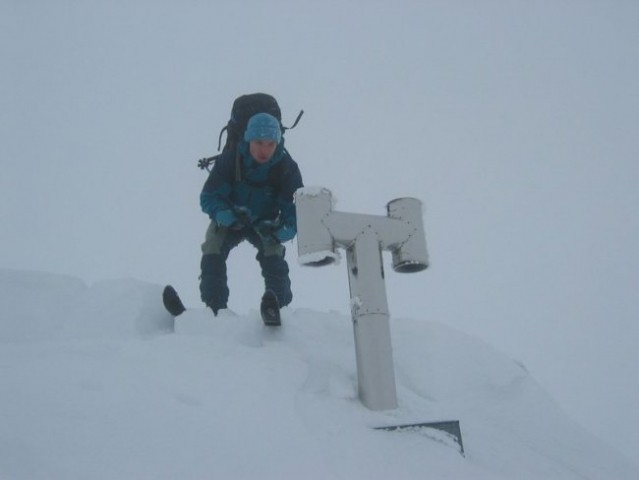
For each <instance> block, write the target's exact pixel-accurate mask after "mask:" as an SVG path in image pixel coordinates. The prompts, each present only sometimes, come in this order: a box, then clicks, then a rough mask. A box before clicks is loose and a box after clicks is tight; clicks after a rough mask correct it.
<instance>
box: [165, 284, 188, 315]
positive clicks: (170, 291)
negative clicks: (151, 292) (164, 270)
mask: <svg viewBox="0 0 639 480" xmlns="http://www.w3.org/2000/svg"><path fill="white" fill-rule="evenodd" d="M162 302H163V303H164V308H166V309H167V310H168V311H169V313H170V314H171V315H173V316H174V317H177V316H178V315H181V314H182V313H184V311H185V310H186V308H184V304H183V303H182V300H180V296H179V295H178V294H177V292H176V291H175V288H173V287H172V286H171V285H167V286H166V287H164V291H163V292H162Z"/></svg>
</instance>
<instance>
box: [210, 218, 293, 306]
mask: <svg viewBox="0 0 639 480" xmlns="http://www.w3.org/2000/svg"><path fill="white" fill-rule="evenodd" d="M244 240H248V241H249V242H250V243H251V245H253V246H254V247H255V248H256V249H257V255H256V257H255V258H256V259H257V261H258V262H259V264H260V267H261V269H262V277H263V278H264V288H265V289H266V290H272V291H273V292H275V294H276V295H277V299H278V301H279V304H280V306H281V307H283V306H285V305H288V304H289V303H291V300H292V299H293V293H292V292H291V280H290V278H289V275H288V273H289V270H288V264H287V263H286V260H285V259H284V255H285V253H286V248H284V245H282V244H280V243H274V242H271V241H267V242H264V240H263V239H262V237H260V236H259V235H258V234H257V232H255V230H253V229H252V228H250V227H247V228H244V229H242V230H239V231H235V230H229V229H227V228H223V227H218V226H216V225H215V224H213V223H212V224H211V226H210V227H209V229H208V230H207V232H206V240H205V242H204V244H203V245H202V253H203V255H202V261H201V264H200V267H201V271H202V274H201V277H200V296H201V298H202V301H203V302H204V303H205V304H206V305H208V306H209V307H211V308H212V309H213V310H215V311H216V312H217V311H218V310H220V309H223V308H226V307H227V302H228V298H229V288H228V280H227V276H226V260H227V258H228V256H229V253H230V252H231V250H233V248H235V247H236V246H238V245H239V244H240V243H241V242H242V241H244Z"/></svg>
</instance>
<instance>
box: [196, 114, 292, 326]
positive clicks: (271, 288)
mask: <svg viewBox="0 0 639 480" xmlns="http://www.w3.org/2000/svg"><path fill="white" fill-rule="evenodd" d="M302 186H303V183H302V176H301V173H300V170H299V167H298V165H297V163H296V162H295V161H294V160H293V159H292V158H291V156H290V155H289V153H288V151H287V150H286V149H285V148H284V138H283V137H282V129H281V127H280V122H279V121H278V120H277V119H276V118H275V117H274V116H272V115H269V114H268V113H258V114H256V115H254V116H252V117H251V118H250V120H249V122H248V124H247V127H246V131H245V133H244V138H243V139H241V140H240V142H239V143H238V146H237V152H236V151H235V149H230V150H227V151H225V152H223V153H222V156H221V157H220V158H219V159H218V160H217V161H216V162H215V164H214V167H213V169H212V171H211V174H210V175H209V177H208V179H207V181H206V183H205V184H204V188H203V190H202V193H201V194H200V205H201V207H202V211H204V212H205V213H206V214H208V216H209V217H210V219H211V223H210V225H209V227H208V229H207V231H206V238H205V241H204V243H203V244H202V261H201V277H200V294H201V298H202V301H203V302H204V303H205V304H206V305H207V306H208V307H210V308H211V309H212V310H213V313H214V314H215V315H216V316H217V313H218V312H219V311H220V310H222V309H225V308H227V302H228V298H229V288H228V284H227V274H226V261H227V258H228V256H229V253H230V251H231V250H232V249H233V248H235V247H236V246H237V245H238V244H240V243H241V242H242V241H244V240H248V241H249V242H250V243H251V244H252V245H253V246H254V247H255V248H256V249H257V256H256V259H257V261H258V262H259V264H260V267H261V270H262V277H263V278H264V286H265V294H264V296H263V297H262V306H263V305H264V302H265V301H266V298H267V297H270V298H271V299H273V297H275V298H276V300H277V304H278V307H283V306H286V305H288V304H289V303H290V302H291V300H292V299H293V294H292V292H291V281H290V278H289V269H288V264H287V262H286V260H285V258H284V257H285V253H286V249H285V247H284V245H283V243H284V242H286V241H288V240H291V239H293V237H295V234H296V233H297V221H296V216H295V204H294V203H293V194H294V193H295V191H296V190H297V189H298V188H300V187H302Z"/></svg>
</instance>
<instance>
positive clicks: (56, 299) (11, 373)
mask: <svg viewBox="0 0 639 480" xmlns="http://www.w3.org/2000/svg"><path fill="white" fill-rule="evenodd" d="M160 292H161V286H159V285H153V284H149V283H143V282H139V281H135V280H115V281H108V282H101V283H97V284H95V285H92V286H87V285H86V284H85V283H84V282H82V281H81V280H79V279H76V278H71V277H65V276H60V275H54V274H46V273H36V272H25V271H13V270H0V305H1V306H2V308H1V312H2V313H1V314H0V315H1V316H0V385H1V386H2V387H1V388H2V395H1V396H0V479H2V480H5V479H11V480H22V479H25V480H26V479H28V480H37V479H52V478H56V479H87V478H91V479H175V478H180V479H215V478H233V479H250V478H261V479H264V478H277V479H288V478H296V479H297V478H305V479H315V478H317V479H359V478H366V479H376V478H380V479H381V478H384V479H386V478H397V479H405V478H406V479H410V478H426V477H427V478H437V479H442V478H451V479H513V478H517V479H537V478H544V479H546V478H552V479H583V478H589V479H634V478H639V471H637V469H636V467H634V466H633V465H632V464H630V463H629V462H628V461H627V460H625V459H624V457H623V456H622V455H621V454H619V453H617V451H616V450H615V449H614V448H612V447H609V446H607V445H605V444H603V443H602V442H600V441H599V440H597V439H596V438H594V437H592V436H590V435H589V434H588V433H586V431H585V430H584V429H582V428H581V427H580V426H579V425H577V424H575V423H573V422H572V421H571V420H569V419H568V417H567V416H566V415H565V414H564V412H562V411H561V409H560V408H559V407H558V406H557V404H556V403H555V402H554V401H553V400H552V398H550V397H549V396H548V395H547V394H546V393H545V392H544V391H543V390H542V389H541V388H540V387H539V386H538V384H537V383H536V382H535V380H534V379H533V378H531V376H530V375H529V374H528V373H527V371H526V369H525V368H524V366H522V365H520V364H518V363H517V362H515V361H513V360H511V359H509V358H506V357H505V356H504V355H502V354H500V353H499V352H497V351H495V350H494V349H492V348H491V347H489V346H487V345H486V344H485V343H482V342H481V341H479V340H477V339H476V338H473V337H470V336H468V335H465V334H464V333H461V332H458V331H455V330H452V329H450V328H447V327H444V326H442V325H440V324H437V323H433V322H427V321H424V320H418V319H403V318H398V319H392V331H393V345H394V355H395V366H396V376H397V384H398V395H399V401H400V407H399V408H398V409H396V410H393V411H385V412H372V411H369V410H367V409H366V408H364V407H363V406H362V405H361V404H360V403H359V402H358V400H357V385H356V372H355V358H354V351H353V338H352V336H353V335H352V329H351V324H350V319H349V318H348V317H346V316H344V315H341V314H336V313H323V312H316V311H310V310H304V309H299V310H288V311H287V310H285V311H284V312H283V322H284V325H283V327H282V328H281V329H268V328H266V327H264V326H263V325H262V324H261V321H260V319H259V315H258V313H257V311H252V312H251V313H250V314H248V315H242V316H238V315H234V314H232V313H230V312H228V313H225V314H224V315H221V316H220V317H218V318H213V317H212V315H211V314H210V313H209V312H208V311H206V310H203V309H195V310H190V311H188V312H187V313H185V314H184V315H183V316H181V317H179V318H178V319H177V322H176V323H175V325H174V324H173V319H172V318H171V317H170V316H169V315H168V314H166V313H165V312H164V311H163V308H162V306H161V302H160ZM602 407H603V408H605V406H602ZM451 419H456V420H460V422H461V429H462V433H463V440H464V447H465V453H466V455H465V456H462V455H461V454H460V453H459V451H458V449H457V448H456V445H455V443H454V442H452V441H451V439H450V438H448V437H447V436H446V435H443V434H441V433H438V432H436V431H433V430H426V429H422V430H416V431H408V432H407V431H402V432H386V431H378V430H374V429H373V427H377V426H385V425H398V424H404V423H414V422H425V421H436V420H451ZM426 474H427V475H426Z"/></svg>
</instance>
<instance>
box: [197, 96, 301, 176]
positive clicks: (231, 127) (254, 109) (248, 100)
mask: <svg viewBox="0 0 639 480" xmlns="http://www.w3.org/2000/svg"><path fill="white" fill-rule="evenodd" d="M256 113H268V114H270V115H273V116H274V117H275V118H277V120H278V121H279V122H280V128H281V130H282V135H283V134H284V132H285V131H286V130H290V129H292V128H295V126H297V124H298V122H299V121H300V118H302V115H303V114H304V110H301V111H300V113H299V114H298V115H297V118H296V119H295V122H294V123H293V125H292V126H291V127H285V126H284V125H282V111H281V110H280V106H279V105H278V104H277V100H275V98H274V97H273V96H271V95H268V94H266V93H250V94H248V95H242V96H240V97H237V98H236V99H235V101H234V102H233V108H232V109H231V118H230V119H229V121H228V123H227V124H226V126H225V127H224V128H222V130H221V131H220V136H219V137H218V144H217V150H218V152H219V151H220V148H221V146H222V135H223V134H224V132H226V142H225V143H224V148H223V149H222V153H224V152H225V151H227V150H235V148H236V147H237V144H238V143H239V142H240V140H241V139H242V137H243V136H244V131H245V130H246V125H247V124H248V121H249V120H250V118H251V117H252V116H253V115H255V114H256ZM220 155H221V153H220V154H218V155H215V156H213V157H209V158H203V159H201V160H199V161H198V167H200V168H201V169H203V170H204V169H207V170H209V167H210V165H211V164H212V163H214V162H215V160H217V159H218V158H219V156H220Z"/></svg>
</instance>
